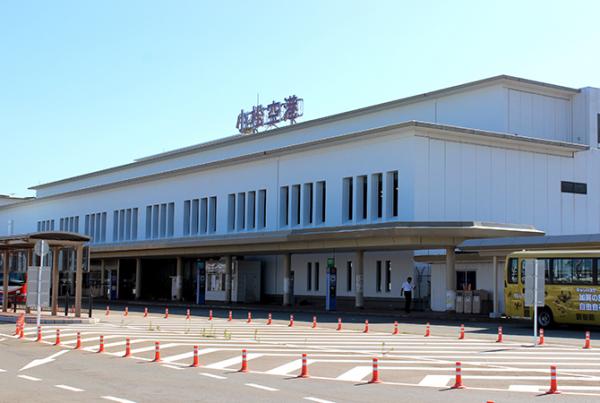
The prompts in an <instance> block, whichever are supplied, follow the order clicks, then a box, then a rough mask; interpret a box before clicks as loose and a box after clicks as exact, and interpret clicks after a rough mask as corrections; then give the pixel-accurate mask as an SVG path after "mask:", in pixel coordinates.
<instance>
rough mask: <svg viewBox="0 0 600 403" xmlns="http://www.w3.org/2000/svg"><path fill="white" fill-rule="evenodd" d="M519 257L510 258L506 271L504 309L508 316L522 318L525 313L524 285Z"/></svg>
mask: <svg viewBox="0 0 600 403" xmlns="http://www.w3.org/2000/svg"><path fill="white" fill-rule="evenodd" d="M519 269H520V265H519V259H518V258H514V257H513V258H510V259H508V262H507V264H506V270H505V273H504V305H505V306H504V310H505V311H506V312H505V313H506V315H507V316H512V317H516V318H522V317H524V315H525V311H524V307H523V304H524V302H525V300H524V298H525V293H524V289H523V287H524V285H523V283H522V281H521V270H519Z"/></svg>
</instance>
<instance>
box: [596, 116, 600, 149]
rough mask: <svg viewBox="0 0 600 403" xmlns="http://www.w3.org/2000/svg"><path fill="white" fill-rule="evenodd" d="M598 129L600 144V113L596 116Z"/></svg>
mask: <svg viewBox="0 0 600 403" xmlns="http://www.w3.org/2000/svg"><path fill="white" fill-rule="evenodd" d="M596 118H597V121H596V131H597V132H598V144H600V113H599V114H598V115H597V116H596Z"/></svg>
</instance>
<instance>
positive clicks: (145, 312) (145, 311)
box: [144, 308, 148, 318]
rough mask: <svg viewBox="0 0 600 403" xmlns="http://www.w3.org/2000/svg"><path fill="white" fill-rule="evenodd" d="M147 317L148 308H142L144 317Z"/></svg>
mask: <svg viewBox="0 0 600 403" xmlns="http://www.w3.org/2000/svg"><path fill="white" fill-rule="evenodd" d="M147 317H148V308H144V318H147Z"/></svg>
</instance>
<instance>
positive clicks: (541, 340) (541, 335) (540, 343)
mask: <svg viewBox="0 0 600 403" xmlns="http://www.w3.org/2000/svg"><path fill="white" fill-rule="evenodd" d="M543 345H544V329H540V339H539V340H538V346H543Z"/></svg>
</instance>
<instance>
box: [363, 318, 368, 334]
mask: <svg viewBox="0 0 600 403" xmlns="http://www.w3.org/2000/svg"><path fill="white" fill-rule="evenodd" d="M363 333H369V320H368V319H367V320H365V329H364V330H363Z"/></svg>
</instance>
